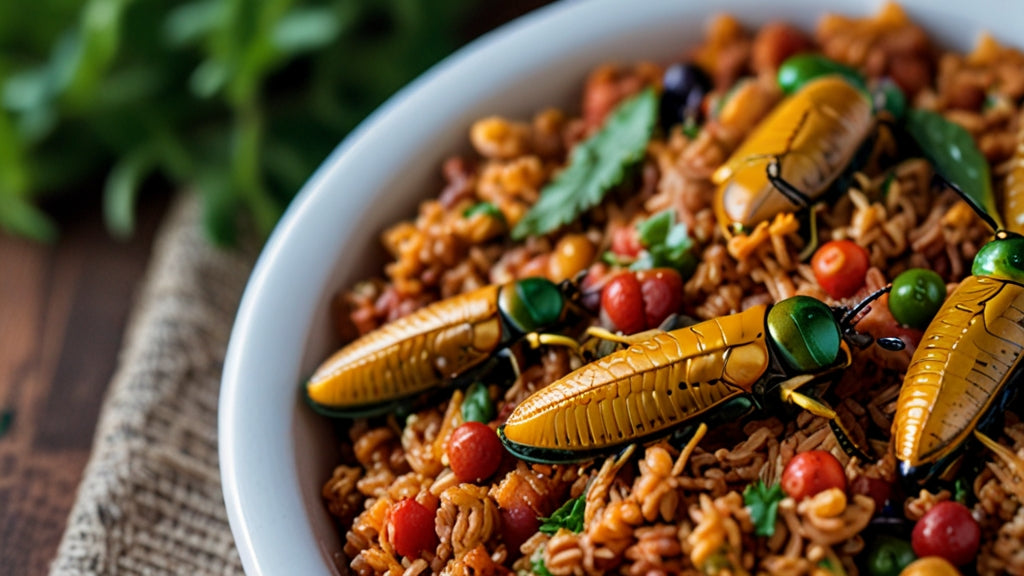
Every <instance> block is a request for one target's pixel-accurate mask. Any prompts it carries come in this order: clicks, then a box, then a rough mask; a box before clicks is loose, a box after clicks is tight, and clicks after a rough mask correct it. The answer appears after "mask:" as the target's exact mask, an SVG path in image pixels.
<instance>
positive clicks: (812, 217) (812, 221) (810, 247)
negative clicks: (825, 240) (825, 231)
mask: <svg viewBox="0 0 1024 576" xmlns="http://www.w3.org/2000/svg"><path fill="white" fill-rule="evenodd" d="M819 206H821V204H816V205H815V209H812V210H808V211H807V223H808V229H809V230H810V234H809V237H808V238H807V246H804V249H803V250H801V251H800V253H799V254H797V259H798V260H800V261H801V262H807V261H808V260H810V259H811V256H813V255H814V251H815V250H817V249H818V210H817V208H818V207H819Z"/></svg>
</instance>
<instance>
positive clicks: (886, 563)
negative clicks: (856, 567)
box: [867, 536, 917, 576]
mask: <svg viewBox="0 0 1024 576" xmlns="http://www.w3.org/2000/svg"><path fill="white" fill-rule="evenodd" d="M916 559H917V556H916V555H915V554H914V549H913V548H912V547H911V545H910V542H906V541H904V540H900V539H899V538H895V537H892V536H879V537H877V538H875V540H874V542H872V543H871V547H870V548H868V550H867V569H868V574H870V575H871V576H898V575H899V573H900V572H901V571H903V569H904V568H905V567H906V566H907V565H908V564H910V563H911V562H913V561H914V560H916Z"/></svg>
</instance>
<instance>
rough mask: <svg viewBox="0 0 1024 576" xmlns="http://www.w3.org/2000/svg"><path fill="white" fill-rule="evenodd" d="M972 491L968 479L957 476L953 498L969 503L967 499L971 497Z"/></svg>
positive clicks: (962, 502) (964, 503)
mask: <svg viewBox="0 0 1024 576" xmlns="http://www.w3.org/2000/svg"><path fill="white" fill-rule="evenodd" d="M970 495H971V492H970V489H969V488H968V487H967V481H965V480H964V479H963V478H957V479H956V482H954V483H953V500H956V501H957V502H959V503H961V504H963V505H964V506H966V505H967V500H968V499H969V498H970Z"/></svg>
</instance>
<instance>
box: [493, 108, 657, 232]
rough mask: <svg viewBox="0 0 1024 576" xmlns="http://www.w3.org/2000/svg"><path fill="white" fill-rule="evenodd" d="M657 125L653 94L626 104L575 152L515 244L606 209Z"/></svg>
mask: <svg viewBox="0 0 1024 576" xmlns="http://www.w3.org/2000/svg"><path fill="white" fill-rule="evenodd" d="M657 119H658V97H657V95H656V94H655V91H654V89H653V88H647V89H646V90H644V91H643V92H641V93H640V94H637V95H636V96H633V97H632V98H630V99H628V100H626V101H625V102H623V103H621V104H620V105H619V106H618V107H617V108H616V109H615V110H614V111H612V113H611V114H610V115H609V116H608V118H607V119H606V120H605V124H604V126H602V127H601V129H600V130H598V131H597V132H596V133H595V134H594V135H593V136H591V137H590V138H588V139H587V140H585V141H583V142H581V143H580V144H578V145H577V146H576V148H574V149H573V151H572V154H571V155H570V159H569V165H568V167H566V169H565V170H563V171H562V172H561V173H559V174H558V176H556V177H555V179H554V181H552V182H551V183H550V184H548V185H547V186H545V187H544V189H543V190H542V191H541V195H540V199H539V200H538V201H537V203H536V204H534V205H533V207H532V208H530V211H529V212H527V213H526V215H525V216H524V217H523V219H522V220H520V221H519V223H518V224H516V226H515V228H513V229H512V238H514V239H516V240H522V239H523V238H526V237H527V236H538V235H541V234H547V233H548V232H552V231H554V230H556V229H558V228H560V227H561V226H564V225H565V224H568V223H570V222H572V221H574V220H575V219H576V218H577V217H579V216H580V215H581V214H583V213H584V212H586V211H587V210H589V209H590V208H593V207H594V206H596V205H598V204H600V203H601V200H603V199H604V196H605V194H607V193H608V191H609V190H611V189H612V188H614V187H615V186H617V185H619V184H621V183H622V181H623V179H624V178H625V176H626V172H627V170H628V169H629V168H631V167H632V166H634V165H635V164H636V163H637V162H639V161H640V160H642V159H643V156H644V151H645V150H646V148H647V142H648V141H649V140H650V139H651V134H652V132H653V130H654V125H655V123H656V121H657Z"/></svg>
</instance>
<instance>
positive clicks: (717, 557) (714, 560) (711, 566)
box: [700, 550, 733, 574]
mask: <svg viewBox="0 0 1024 576" xmlns="http://www.w3.org/2000/svg"><path fill="white" fill-rule="evenodd" d="M700 569H701V571H702V572H704V573H705V574H722V573H726V574H732V573H733V565H732V561H730V560H729V556H728V555H727V554H726V553H725V552H724V551H722V550H719V551H718V552H715V553H713V554H711V555H710V556H708V559H707V560H705V561H704V564H703V565H702V566H701V567H700Z"/></svg>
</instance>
